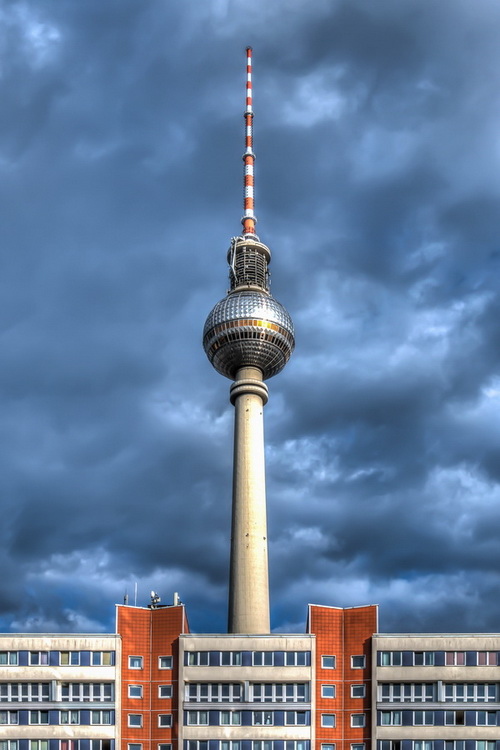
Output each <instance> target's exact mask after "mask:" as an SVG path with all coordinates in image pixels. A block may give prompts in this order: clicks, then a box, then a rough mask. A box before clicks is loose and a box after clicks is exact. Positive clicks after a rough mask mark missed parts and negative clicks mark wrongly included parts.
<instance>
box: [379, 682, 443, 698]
mask: <svg viewBox="0 0 500 750" xmlns="http://www.w3.org/2000/svg"><path fill="white" fill-rule="evenodd" d="M378 694H379V700H381V701H384V702H387V701H389V702H391V703H410V702H411V703H423V702H424V701H435V700H436V695H437V689H436V685H435V683H433V682H404V683H399V682H396V683H392V682H386V683H382V684H381V685H379V688H378Z"/></svg>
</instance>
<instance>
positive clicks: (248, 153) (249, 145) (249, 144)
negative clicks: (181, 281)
mask: <svg viewBox="0 0 500 750" xmlns="http://www.w3.org/2000/svg"><path fill="white" fill-rule="evenodd" d="M243 116H244V118H245V153H244V154H243V161H244V163H245V172H244V200H243V208H244V214H243V218H242V220H241V223H242V224H243V235H244V236H246V235H250V236H252V237H257V235H256V234H255V224H256V223H257V219H256V217H255V214H254V192H253V186H254V179H253V165H254V163H255V154H254V152H253V122H252V121H253V110H252V48H251V47H247V84H246V109H245V113H244V115H243Z"/></svg>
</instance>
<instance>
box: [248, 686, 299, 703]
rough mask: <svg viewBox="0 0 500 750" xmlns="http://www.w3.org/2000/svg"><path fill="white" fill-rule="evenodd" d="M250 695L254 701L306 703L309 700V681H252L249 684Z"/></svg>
mask: <svg viewBox="0 0 500 750" xmlns="http://www.w3.org/2000/svg"><path fill="white" fill-rule="evenodd" d="M250 695H251V700H252V701H253V702H254V703H259V702H262V703H306V702H307V701H309V683H307V682H286V683H273V682H264V683H254V684H250Z"/></svg>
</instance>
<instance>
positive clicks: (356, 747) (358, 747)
mask: <svg viewBox="0 0 500 750" xmlns="http://www.w3.org/2000/svg"><path fill="white" fill-rule="evenodd" d="M351 750H365V743H364V742H356V743H353V744H352V745H351Z"/></svg>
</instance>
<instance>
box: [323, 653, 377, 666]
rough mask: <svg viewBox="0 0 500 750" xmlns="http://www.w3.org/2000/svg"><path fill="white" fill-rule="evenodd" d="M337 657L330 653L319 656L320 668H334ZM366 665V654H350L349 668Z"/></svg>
mask: <svg viewBox="0 0 500 750" xmlns="http://www.w3.org/2000/svg"><path fill="white" fill-rule="evenodd" d="M336 666H337V657H336V656H333V655H332V654H324V655H323V656H322V657H321V668H322V669H336ZM365 667H366V656H365V655H364V654H354V655H352V656H351V669H364V668H365Z"/></svg>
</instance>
